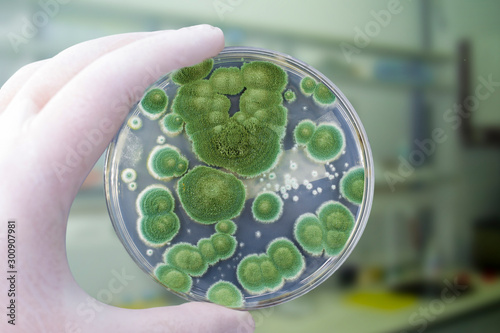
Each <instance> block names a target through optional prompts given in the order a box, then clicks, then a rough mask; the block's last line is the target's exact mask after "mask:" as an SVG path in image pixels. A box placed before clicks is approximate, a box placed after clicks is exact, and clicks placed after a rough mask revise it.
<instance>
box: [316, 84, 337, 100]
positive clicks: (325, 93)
mask: <svg viewBox="0 0 500 333" xmlns="http://www.w3.org/2000/svg"><path fill="white" fill-rule="evenodd" d="M313 99H314V101H315V102H317V103H318V104H320V105H329V104H332V103H333V102H335V95H334V94H333V92H332V91H331V90H330V89H329V88H328V87H327V86H325V85H324V84H323V83H319V84H318V85H317V86H316V88H315V89H314V93H313Z"/></svg>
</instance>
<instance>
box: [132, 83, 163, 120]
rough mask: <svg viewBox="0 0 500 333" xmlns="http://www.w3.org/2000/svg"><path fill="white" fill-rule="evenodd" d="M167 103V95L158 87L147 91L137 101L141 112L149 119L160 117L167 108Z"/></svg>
mask: <svg viewBox="0 0 500 333" xmlns="http://www.w3.org/2000/svg"><path fill="white" fill-rule="evenodd" d="M167 105H168V96H167V94H166V93H165V91H164V90H163V89H160V88H154V89H151V90H149V91H147V92H146V94H145V95H144V96H143V97H142V99H141V101H140V102H139V107H140V109H141V111H142V113H143V114H144V115H145V116H146V117H148V118H149V119H151V120H155V119H158V118H160V117H161V116H162V115H163V114H164V113H165V111H166V110H167Z"/></svg>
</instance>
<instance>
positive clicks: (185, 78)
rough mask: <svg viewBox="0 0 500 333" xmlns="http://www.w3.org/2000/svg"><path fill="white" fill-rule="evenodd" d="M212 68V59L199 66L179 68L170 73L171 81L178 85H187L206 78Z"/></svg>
mask: <svg viewBox="0 0 500 333" xmlns="http://www.w3.org/2000/svg"><path fill="white" fill-rule="evenodd" d="M213 66H214V60H213V59H211V58H210V59H206V60H204V61H202V62H200V63H199V64H196V65H194V66H190V67H184V68H181V69H179V70H177V71H175V72H174V73H172V81H174V82H175V83H177V84H179V85H183V84H187V83H189V82H193V81H196V80H199V79H203V78H204V77H206V76H207V75H208V74H209V73H210V71H211V70H212V67H213Z"/></svg>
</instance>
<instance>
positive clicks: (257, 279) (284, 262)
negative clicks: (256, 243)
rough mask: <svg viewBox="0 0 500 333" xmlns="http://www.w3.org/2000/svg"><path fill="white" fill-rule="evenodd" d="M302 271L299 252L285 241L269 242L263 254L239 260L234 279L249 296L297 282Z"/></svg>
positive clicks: (280, 239)
mask: <svg viewBox="0 0 500 333" xmlns="http://www.w3.org/2000/svg"><path fill="white" fill-rule="evenodd" d="M304 267H305V261H304V257H303V256H302V254H301V253H300V251H299V249H298V248H297V247H296V246H295V245H294V244H293V243H292V242H291V241H290V240H288V239H286V238H277V239H275V240H274V241H272V242H271V243H270V244H269V245H268V247H267V251H266V253H265V254H261V255H257V254H251V255H248V256H246V257H245V258H243V259H242V260H241V261H240V263H239V265H238V267H237V271H236V274H237V278H238V282H239V283H240V284H241V286H242V287H243V288H245V290H247V291H248V292H249V293H251V294H262V293H264V292H266V291H274V290H277V289H279V288H281V286H282V285H283V284H284V283H285V280H289V281H293V280H295V279H297V278H298V277H299V276H300V274H301V273H302V271H303V270H304Z"/></svg>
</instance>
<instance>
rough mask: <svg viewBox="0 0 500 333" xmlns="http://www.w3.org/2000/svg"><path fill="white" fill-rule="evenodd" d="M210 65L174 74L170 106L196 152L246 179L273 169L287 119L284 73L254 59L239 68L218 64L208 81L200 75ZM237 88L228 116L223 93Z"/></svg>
mask: <svg viewBox="0 0 500 333" xmlns="http://www.w3.org/2000/svg"><path fill="white" fill-rule="evenodd" d="M208 65H209V63H206V64H205V65H204V66H202V67H203V69H204V70H203V71H201V70H190V69H189V68H188V69H185V70H184V69H183V70H181V71H184V72H182V73H184V74H182V80H179V78H178V77H177V76H179V73H178V74H175V75H174V76H173V77H172V79H173V80H174V81H175V82H176V83H178V84H180V85H182V86H181V87H180V88H179V90H178V91H177V95H176V97H175V99H174V102H173V106H172V108H173V111H174V113H175V114H177V115H179V116H181V118H182V119H184V121H185V122H186V127H185V128H186V134H187V135H188V136H189V139H190V140H191V141H192V145H193V150H194V152H195V154H196V155H197V157H198V158H199V159H200V160H201V161H203V162H205V163H207V164H208V165H213V166H218V167H223V168H226V169H228V170H231V171H233V172H236V173H237V174H239V175H241V176H244V177H255V176H258V175H260V174H262V173H263V172H265V171H267V170H270V169H272V168H273V167H274V166H275V165H276V163H277V161H278V158H279V157H280V155H281V153H282V143H281V141H282V139H283V137H284V135H285V126H286V122H287V113H288V110H287V109H286V108H285V107H284V106H283V97H282V95H281V94H282V92H283V90H284V88H285V86H286V84H287V81H288V78H287V75H286V73H285V71H284V70H283V69H281V68H280V67H279V66H277V65H274V64H271V63H269V62H261V61H254V62H250V63H246V64H244V65H243V66H242V67H241V69H239V68H237V67H230V68H218V69H216V70H214V71H213V73H212V75H211V76H210V78H209V79H208V80H207V79H203V78H205V77H206V76H207V75H208V74H209V72H210V70H206V69H207V68H208ZM197 66H198V65H197ZM202 74H204V75H203V76H202ZM190 75H191V76H192V77H190ZM176 77H177V78H176ZM174 78H175V79H174ZM244 88H246V89H245V90H244V91H243V89H244ZM241 91H243V93H242V94H241V96H240V103H239V107H240V111H238V112H236V113H235V114H234V115H233V116H232V117H230V116H229V109H230V107H231V101H230V100H229V98H228V97H227V96H225V95H236V94H239V93H240V92H241Z"/></svg>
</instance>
